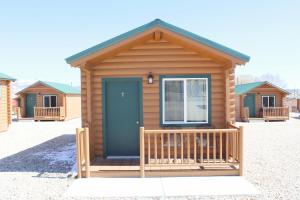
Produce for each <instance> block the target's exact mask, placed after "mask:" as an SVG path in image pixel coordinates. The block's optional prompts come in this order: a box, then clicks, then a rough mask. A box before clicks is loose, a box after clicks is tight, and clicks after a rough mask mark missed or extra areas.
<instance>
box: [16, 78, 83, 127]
mask: <svg viewBox="0 0 300 200" xmlns="http://www.w3.org/2000/svg"><path fill="white" fill-rule="evenodd" d="M16 95H17V99H18V102H19V107H18V108H17V116H18V118H19V119H22V118H32V119H34V120H36V121H41V120H59V121H63V120H69V119H73V118H78V117H80V114H81V96H80V89H79V88H75V87H72V86H71V85H67V84H62V83H54V82H48V81H37V82H36V83H34V84H32V85H30V86H28V87H26V88H24V89H23V90H21V91H19V92H17V93H16Z"/></svg>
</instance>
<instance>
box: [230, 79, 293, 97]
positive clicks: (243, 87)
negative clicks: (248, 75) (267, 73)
mask: <svg viewBox="0 0 300 200" xmlns="http://www.w3.org/2000/svg"><path fill="white" fill-rule="evenodd" d="M264 84H268V85H271V86H272V87H275V88H277V89H278V90H281V91H282V92H284V93H286V94H290V93H289V92H288V91H286V90H284V89H282V88H280V87H278V86H276V85H273V84H272V83H269V82H268V81H261V82H253V83H246V84H240V85H236V86H235V94H237V95H240V94H245V93H247V92H250V91H251V90H253V89H254V88H257V87H259V86H262V85H264Z"/></svg>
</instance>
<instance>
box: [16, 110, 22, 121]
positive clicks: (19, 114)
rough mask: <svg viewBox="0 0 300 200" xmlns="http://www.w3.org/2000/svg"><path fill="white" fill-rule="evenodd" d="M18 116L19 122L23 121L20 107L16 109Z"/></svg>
mask: <svg viewBox="0 0 300 200" xmlns="http://www.w3.org/2000/svg"><path fill="white" fill-rule="evenodd" d="M16 114H17V120H18V121H19V120H20V119H21V109H20V107H16Z"/></svg>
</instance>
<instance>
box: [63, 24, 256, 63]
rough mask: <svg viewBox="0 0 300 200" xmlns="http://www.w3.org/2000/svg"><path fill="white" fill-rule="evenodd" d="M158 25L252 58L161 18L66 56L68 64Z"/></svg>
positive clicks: (223, 50)
mask: <svg viewBox="0 0 300 200" xmlns="http://www.w3.org/2000/svg"><path fill="white" fill-rule="evenodd" d="M156 26H158V27H161V28H164V29H167V30H169V31H172V32H174V33H177V34H179V35H182V36H184V37H186V38H189V39H191V40H194V41H196V42H198V43H201V44H204V45H206V46H208V47H211V48H213V49H216V50H218V51H221V52H223V53H225V54H227V55H230V56H233V57H235V58H238V59H240V60H242V61H244V62H248V61H249V60H250V57H249V56H247V55H245V54H242V53H240V52H238V51H236V50H233V49H231V48H228V47H226V46H224V45H221V44H219V43H216V42H214V41H211V40H209V39H206V38H204V37H202V36H199V35H196V34H194V33H192V32H189V31H187V30H184V29H182V28H179V27H177V26H174V25H172V24H169V23H167V22H164V21H162V20H160V19H155V20H154V21H151V22H150V23H147V24H145V25H142V26H140V27H138V28H135V29H133V30H131V31H128V32H126V33H123V34H121V35H119V36H116V37H114V38H112V39H110V40H107V41H105V42H102V43H100V44H97V45H95V46H93V47H91V48H88V49H86V50H84V51H81V52H79V53H77V54H75V55H73V56H70V57H68V58H66V59H65V60H66V62H67V63H68V64H71V63H72V62H74V61H76V60H79V59H81V58H83V57H85V56H88V55H91V54H93V53H95V52H97V51H100V50H102V49H105V48H107V47H109V46H112V45H114V44H117V43H119V42H121V41H123V40H126V39H128V38H130V37H133V36H136V35H138V34H140V33H142V32H144V31H147V30H149V29H151V28H154V27H156Z"/></svg>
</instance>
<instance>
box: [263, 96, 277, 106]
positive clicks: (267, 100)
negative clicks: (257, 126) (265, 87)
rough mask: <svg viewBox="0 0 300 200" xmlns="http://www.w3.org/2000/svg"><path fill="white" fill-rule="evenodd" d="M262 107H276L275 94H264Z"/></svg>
mask: <svg viewBox="0 0 300 200" xmlns="http://www.w3.org/2000/svg"><path fill="white" fill-rule="evenodd" d="M262 107H275V96H262Z"/></svg>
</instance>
